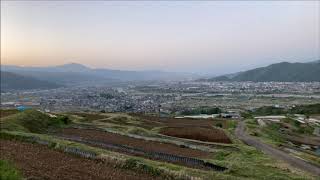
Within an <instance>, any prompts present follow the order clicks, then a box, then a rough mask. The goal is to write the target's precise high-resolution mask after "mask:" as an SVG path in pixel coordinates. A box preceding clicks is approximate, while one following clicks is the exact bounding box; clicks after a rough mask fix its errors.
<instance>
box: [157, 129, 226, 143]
mask: <svg viewBox="0 0 320 180" xmlns="http://www.w3.org/2000/svg"><path fill="white" fill-rule="evenodd" d="M161 133H162V134H165V135H168V136H174V137H180V138H186V139H194V140H200V141H207V142H216V143H226V144H231V143H232V142H231V140H230V139H229V137H228V136H227V135H226V134H225V133H224V132H223V131H222V130H220V129H214V128H212V127H205V126H204V127H167V128H163V129H162V130H161Z"/></svg>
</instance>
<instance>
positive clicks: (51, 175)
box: [0, 139, 161, 180]
mask: <svg viewBox="0 0 320 180" xmlns="http://www.w3.org/2000/svg"><path fill="white" fill-rule="evenodd" d="M0 145H1V146H0V153H1V159H6V160H10V161H12V162H13V163H14V164H15V166H16V167H17V168H18V169H19V170H20V171H21V172H22V174H23V176H24V177H25V178H27V179H48V180H56V179H64V180H69V179H70V180H71V179H83V180H90V179H94V180H96V179H97V180H100V179H113V180H123V179H124V180H125V179H130V180H131V179H133V180H135V179H136V180H140V179H146V180H147V179H148V180H149V179H161V178H160V177H158V178H155V177H153V176H150V175H148V174H144V173H138V172H134V171H130V170H124V169H117V168H114V167H112V164H111V165H110V164H106V163H102V162H98V161H95V160H90V159H85V158H80V157H75V156H72V155H69V154H66V153H63V152H60V151H55V150H52V149H49V148H47V147H45V146H42V145H38V144H30V143H24V142H19V141H8V140H2V139H0Z"/></svg>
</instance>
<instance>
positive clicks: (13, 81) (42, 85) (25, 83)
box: [1, 71, 61, 92]
mask: <svg viewBox="0 0 320 180" xmlns="http://www.w3.org/2000/svg"><path fill="white" fill-rule="evenodd" d="M58 87H61V85H58V84H56V83H51V82H47V81H41V80H38V79H35V78H32V77H27V76H22V75H18V74H15V73H12V72H5V71H1V92H6V91H10V90H28V89H52V88H58Z"/></svg>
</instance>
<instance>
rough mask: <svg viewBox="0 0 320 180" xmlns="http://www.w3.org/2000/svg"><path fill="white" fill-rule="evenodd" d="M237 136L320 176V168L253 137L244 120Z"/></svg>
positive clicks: (294, 165) (237, 131)
mask: <svg viewBox="0 0 320 180" xmlns="http://www.w3.org/2000/svg"><path fill="white" fill-rule="evenodd" d="M235 134H236V136H237V137H238V138H239V139H240V140H242V141H243V142H245V143H246V144H248V145H250V146H254V147H255V148H257V149H259V150H261V151H262V152H264V153H266V154H269V155H270V156H272V157H273V158H275V159H280V160H283V161H285V162H287V163H288V164H290V165H291V166H293V167H296V168H299V169H302V170H304V171H307V172H310V173H312V174H315V175H318V176H320V168H319V167H317V166H315V165H312V164H310V163H308V162H306V161H303V160H301V159H298V158H296V157H293V156H291V155H289V154H287V153H286V152H283V151H281V150H279V149H276V148H274V147H272V146H271V145H268V144H265V143H263V142H261V141H259V140H258V139H256V138H254V137H251V136H250V135H248V134H246V133H245V124H244V122H243V121H241V122H240V123H238V126H237V128H236V131H235Z"/></svg>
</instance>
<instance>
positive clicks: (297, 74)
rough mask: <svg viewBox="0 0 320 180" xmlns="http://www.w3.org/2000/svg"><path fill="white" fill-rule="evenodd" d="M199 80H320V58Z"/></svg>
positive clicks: (282, 63) (277, 64)
mask: <svg viewBox="0 0 320 180" xmlns="http://www.w3.org/2000/svg"><path fill="white" fill-rule="evenodd" d="M198 81H253V82H270V81H275V82H312V81H318V82H319V81H320V60H317V61H312V62H308V63H289V62H281V63H276V64H271V65H269V66H266V67H261V68H256V69H252V70H248V71H243V72H238V73H234V74H228V75H223V76H218V77H213V78H207V79H199V80H198Z"/></svg>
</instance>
